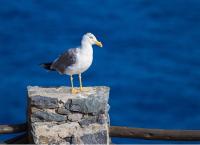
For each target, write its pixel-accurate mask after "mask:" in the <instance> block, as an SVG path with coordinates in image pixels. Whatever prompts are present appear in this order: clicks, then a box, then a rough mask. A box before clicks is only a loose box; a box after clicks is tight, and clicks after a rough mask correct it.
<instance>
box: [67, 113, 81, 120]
mask: <svg viewBox="0 0 200 145" xmlns="http://www.w3.org/2000/svg"><path fill="white" fill-rule="evenodd" d="M82 117H83V115H82V114H81V113H73V114H69V115H68V120H69V121H79V120H81V118H82Z"/></svg>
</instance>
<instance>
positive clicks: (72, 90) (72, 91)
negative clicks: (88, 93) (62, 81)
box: [70, 75, 77, 94]
mask: <svg viewBox="0 0 200 145" xmlns="http://www.w3.org/2000/svg"><path fill="white" fill-rule="evenodd" d="M70 81H71V87H72V88H71V93H72V94H76V93H77V90H76V89H74V83H73V76H72V75H70Z"/></svg>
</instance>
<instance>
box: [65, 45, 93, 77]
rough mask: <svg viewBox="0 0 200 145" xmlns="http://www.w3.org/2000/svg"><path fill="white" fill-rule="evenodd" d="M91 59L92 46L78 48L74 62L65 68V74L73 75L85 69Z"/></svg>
mask: <svg viewBox="0 0 200 145" xmlns="http://www.w3.org/2000/svg"><path fill="white" fill-rule="evenodd" d="M92 61H93V49H92V46H90V47H86V48H82V49H79V51H78V53H77V56H76V63H75V64H73V65H72V66H70V67H68V68H67V69H66V74H68V75H74V74H80V73H83V72H84V71H86V70H87V69H88V68H89V67H90V66H91V64H92Z"/></svg>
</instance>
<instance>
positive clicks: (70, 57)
mask: <svg viewBox="0 0 200 145" xmlns="http://www.w3.org/2000/svg"><path fill="white" fill-rule="evenodd" d="M77 52H78V49H77V48H76V49H69V50H68V51H66V52H65V53H63V54H62V55H61V56H59V57H58V58H57V59H56V60H55V61H54V62H53V63H52V65H51V69H55V70H57V71H58V72H60V73H61V74H64V73H65V70H66V68H67V67H69V66H71V65H73V64H75V63H76V56H77V55H76V54H77Z"/></svg>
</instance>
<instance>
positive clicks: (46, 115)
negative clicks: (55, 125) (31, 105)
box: [33, 111, 67, 122]
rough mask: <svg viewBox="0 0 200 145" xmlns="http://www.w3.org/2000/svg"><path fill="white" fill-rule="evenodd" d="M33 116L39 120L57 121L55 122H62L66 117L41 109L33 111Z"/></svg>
mask: <svg viewBox="0 0 200 145" xmlns="http://www.w3.org/2000/svg"><path fill="white" fill-rule="evenodd" d="M33 117H34V118H38V119H39V120H41V121H57V122H62V121H65V120H66V119H67V118H66V116H63V115H59V114H55V113H51V112H43V111H38V112H34V113H33Z"/></svg>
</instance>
